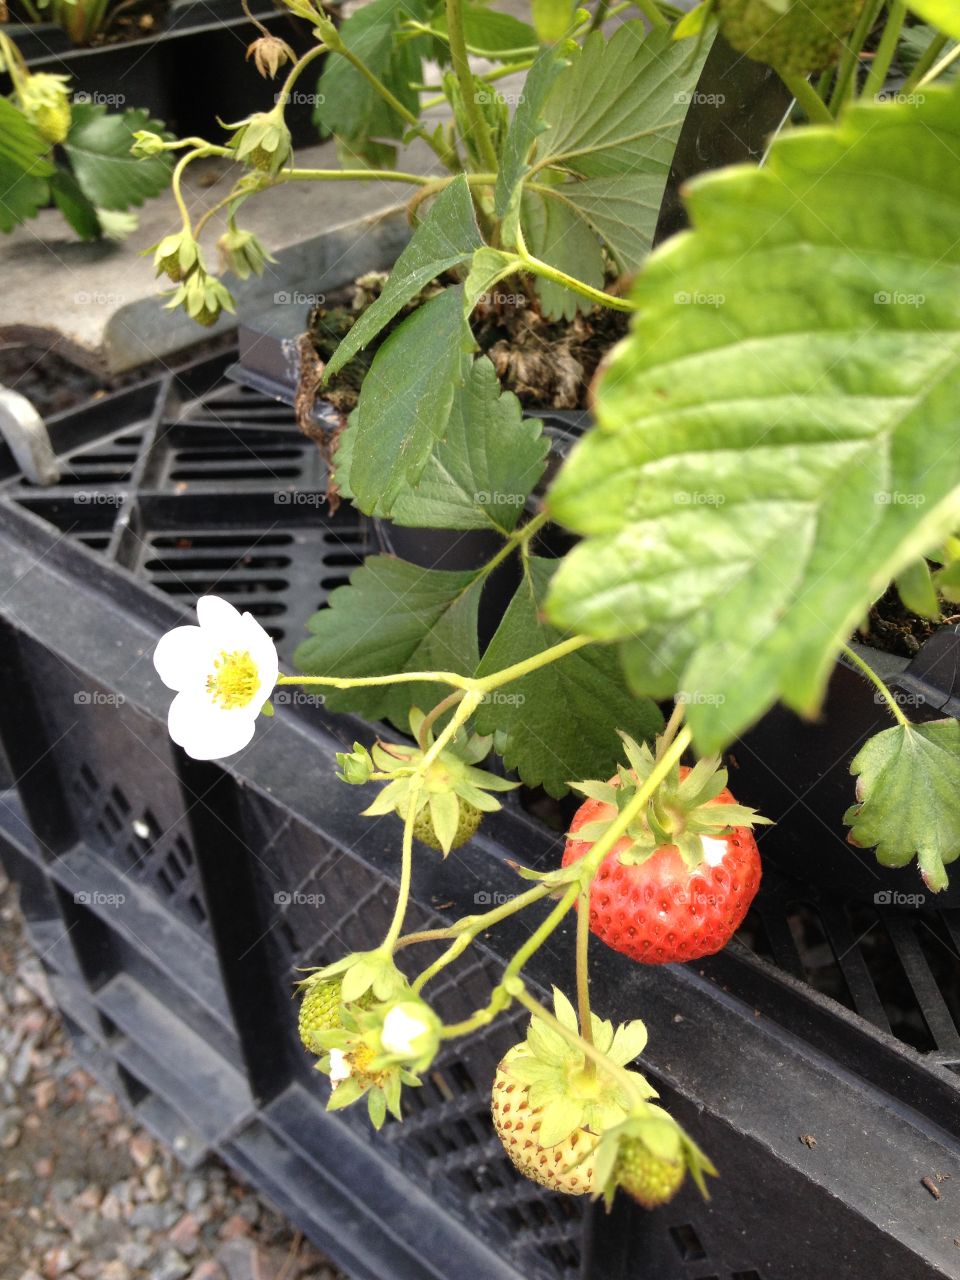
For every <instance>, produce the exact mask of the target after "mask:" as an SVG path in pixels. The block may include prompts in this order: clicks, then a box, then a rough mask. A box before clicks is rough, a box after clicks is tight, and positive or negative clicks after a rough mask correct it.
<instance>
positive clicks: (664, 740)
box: [657, 702, 687, 759]
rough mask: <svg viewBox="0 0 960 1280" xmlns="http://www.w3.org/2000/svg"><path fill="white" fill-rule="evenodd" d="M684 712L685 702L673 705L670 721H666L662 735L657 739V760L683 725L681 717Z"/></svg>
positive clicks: (685, 709)
mask: <svg viewBox="0 0 960 1280" xmlns="http://www.w3.org/2000/svg"><path fill="white" fill-rule="evenodd" d="M686 711H687V704H686V703H685V702H675V703H674V704H673V710H672V711H671V712H670V719H669V720H668V721H667V723H666V726H665V728H664V730H663V733H662V734H661V735H660V737H659V738H658V739H657V759H659V758H660V757H661V756H662V755H663V753H664V752H665V751H666V750H667V748H668V747H669V746H670V744H671V743H672V742H673V740H674V738H675V737H676V736H677V734H678V732H679V731H680V726H681V725H682V724H683V717H684V715H685V714H686Z"/></svg>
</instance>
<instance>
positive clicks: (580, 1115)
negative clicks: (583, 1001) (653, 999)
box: [492, 988, 655, 1196]
mask: <svg viewBox="0 0 960 1280" xmlns="http://www.w3.org/2000/svg"><path fill="white" fill-rule="evenodd" d="M554 1010H555V1013H556V1016H557V1018H558V1020H559V1021H560V1022H561V1023H562V1024H563V1025H564V1026H566V1027H567V1028H568V1029H569V1030H571V1031H573V1032H576V1031H577V1028H578V1023H577V1015H576V1013H575V1012H574V1010H573V1008H572V1006H571V1005H570V1002H569V1001H568V1000H567V999H566V997H565V996H564V995H563V993H562V992H561V991H559V990H557V989H556V988H554ZM592 1032H593V1042H594V1045H595V1047H596V1048H597V1049H598V1050H600V1052H601V1053H605V1054H606V1055H607V1056H608V1057H609V1058H610V1060H611V1061H612V1062H614V1063H615V1064H616V1065H617V1066H626V1064H627V1063H628V1062H632V1061H633V1059H634V1058H635V1057H636V1056H637V1054H638V1053H640V1052H641V1050H642V1049H643V1047H644V1045H645V1044H646V1038H647V1036H646V1029H645V1028H644V1025H643V1023H642V1022H639V1021H635V1022H628V1023H625V1024H624V1025H623V1026H621V1027H618V1028H617V1031H616V1033H614V1030H613V1027H612V1026H611V1024H610V1023H609V1022H604V1021H602V1020H601V1019H599V1018H597V1017H596V1016H593V1017H592ZM633 1074H634V1076H635V1079H636V1082H637V1086H638V1089H639V1091H641V1092H642V1093H643V1095H644V1096H646V1097H653V1096H655V1091H654V1090H653V1089H652V1088H651V1087H650V1086H649V1085H648V1084H647V1082H646V1080H645V1079H644V1078H643V1076H642V1075H640V1074H639V1072H635V1073H633ZM628 1107H629V1102H628V1099H627V1098H626V1096H625V1093H624V1091H623V1089H622V1087H621V1086H620V1085H619V1084H618V1083H617V1082H616V1081H615V1080H613V1078H612V1077H611V1076H609V1075H608V1074H607V1073H605V1072H604V1071H603V1070H602V1069H599V1068H597V1067H596V1066H595V1065H594V1063H593V1062H592V1061H589V1060H588V1059H587V1057H586V1056H585V1054H584V1053H583V1051H582V1050H581V1049H577V1048H575V1047H574V1046H573V1045H572V1044H570V1043H569V1042H568V1041H567V1040H566V1039H564V1037H563V1036H561V1035H560V1034H559V1033H558V1032H557V1031H554V1030H553V1029H552V1028H551V1027H548V1026H547V1025H546V1024H545V1023H543V1022H542V1021H540V1020H538V1019H536V1018H534V1019H533V1020H532V1021H531V1023H530V1028H529V1030H528V1032H527V1038H526V1040H525V1041H523V1042H522V1043H521V1044H517V1045H514V1046H513V1048H512V1049H510V1050H508V1052H507V1053H506V1054H505V1055H504V1057H503V1059H502V1060H501V1062H500V1065H499V1066H498V1067H497V1071H496V1075H495V1077H494V1082H493V1095H492V1111H493V1124H494V1128H495V1129H496V1131H497V1135H498V1136H499V1138H500V1141H501V1142H502V1143H503V1146H504V1150H505V1151H506V1153H507V1155H508V1156H509V1157H510V1159H511V1160H512V1161H513V1163H514V1164H515V1165H516V1167H517V1168H518V1169H519V1170H520V1172H521V1173H522V1174H524V1175H525V1176H526V1177H528V1178H531V1179H533V1181H534V1182H539V1183H540V1184H541V1185H542V1186H545V1187H549V1188H550V1190H551V1191H563V1192H565V1193H566V1194H567V1195H574V1196H582V1195H587V1194H589V1193H592V1192H594V1191H595V1190H596V1189H597V1184H596V1176H595V1175H596V1166H595V1160H594V1153H595V1151H596V1148H597V1144H598V1143H599V1141H600V1137H601V1135H602V1134H603V1132H604V1131H605V1129H607V1128H608V1127H610V1126H612V1125H616V1124H618V1123H619V1122H620V1121H622V1120H624V1119H625V1118H626V1116H627V1114H628Z"/></svg>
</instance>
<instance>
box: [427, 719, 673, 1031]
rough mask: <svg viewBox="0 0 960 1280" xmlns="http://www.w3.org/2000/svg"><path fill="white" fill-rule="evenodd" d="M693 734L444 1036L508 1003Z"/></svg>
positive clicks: (657, 768)
mask: <svg viewBox="0 0 960 1280" xmlns="http://www.w3.org/2000/svg"><path fill="white" fill-rule="evenodd" d="M692 737H693V735H692V734H691V732H690V729H689V728H688V727H687V726H684V728H683V729H681V730H680V732H679V733H678V734H677V737H676V740H675V741H674V743H673V744H672V745H671V746H670V747H669V748H668V749H667V751H666V752H664V754H663V756H662V757H661V758H660V759H659V760H658V761H657V762H656V763H655V765H654V767H653V768H652V769H651V770H650V776H649V777H648V778H647V779H646V780H645V781H644V782H643V783H642V784H641V785H640V786H639V787H638V788H637V790H636V793H635V794H634V795H633V797H632V798H631V799H630V800H629V802H628V803H627V804H626V805H625V806H624V808H623V809H622V810H621V812H620V813H619V814H617V816H616V818H614V820H613V821H612V822H611V823H610V825H609V827H607V829H606V831H604V833H603V835H602V836H601V837H600V838H599V840H597V841H596V843H595V844H594V845H593V846H592V848H591V849H590V850H589V852H588V853H586V854H584V856H583V857H582V858H581V859H580V861H579V862H578V863H577V869H578V873H579V874H578V876H577V879H576V880H575V881H574V882H573V883H571V884H570V886H569V888H568V889H567V890H566V892H565V893H564V895H563V897H562V898H561V899H560V901H559V902H558V903H557V905H556V906H555V907H554V909H553V910H552V911H551V912H550V914H549V915H548V916H547V917H546V918H545V919H544V920H543V921H541V923H540V926H539V927H538V928H537V929H536V931H535V932H534V933H533V934H532V935H531V936H530V938H528V939H527V941H526V942H525V943H524V944H523V946H522V947H521V948H520V950H519V951H517V953H516V954H515V955H514V957H513V959H512V960H511V961H510V963H509V964H508V965H507V967H506V969H505V971H504V975H503V978H502V980H501V981H500V983H499V984H498V985H497V986H496V987H494V989H493V992H492V993H491V996H490V1000H489V1002H488V1003H487V1004H486V1005H485V1006H484V1008H482V1009H478V1010H477V1011H476V1013H474V1014H473V1015H472V1016H471V1017H469V1018H465V1019H464V1020H463V1021H462V1022H457V1023H454V1024H452V1025H451V1026H448V1027H445V1028H444V1032H443V1034H444V1038H446V1039H452V1038H453V1037H454V1036H460V1035H468V1034H469V1033H470V1032H472V1031H476V1030H477V1029H478V1028H479V1027H483V1026H486V1025H487V1024H488V1023H490V1022H492V1021H493V1019H494V1018H495V1017H496V1015H497V1013H498V1012H499V1011H500V1010H501V1009H504V1008H506V1007H507V1005H508V1004H509V1003H510V999H511V995H510V991H509V990H508V988H509V987H510V986H511V984H512V982H513V981H514V980H515V979H517V978H518V977H519V975H520V971H521V970H522V969H523V966H524V965H525V964H526V963H527V961H528V960H529V959H530V957H531V956H532V955H533V954H534V952H536V950H537V949H538V947H540V946H542V944H543V943H544V942H546V940H547V938H549V937H550V935H551V934H552V933H553V931H554V930H555V929H556V928H557V926H558V925H559V924H560V922H561V920H563V918H564V916H565V915H566V914H567V912H568V911H569V910H570V908H571V907H572V906H573V904H574V902H575V901H576V900H577V897H578V896H579V895H580V894H581V893H582V892H584V891H585V889H586V890H588V889H589V886H590V884H591V883H592V881H593V878H594V876H595V875H596V873H597V871H598V870H599V868H600V864H601V863H602V862H603V860H604V858H605V857H606V856H607V854H608V853H609V852H610V850H611V849H612V848H613V847H614V845H615V844H616V843H617V841H618V840H619V839H620V837H621V836H622V835H624V834H625V833H626V832H627V830H628V829H629V827H630V825H631V823H632V822H633V820H634V818H636V817H637V816H638V815H639V814H641V813H642V812H643V811H644V809H645V808H646V806H647V804H648V803H649V801H650V798H651V796H652V795H653V794H654V792H655V791H656V789H657V787H658V786H659V785H660V783H661V782H662V781H663V779H664V778H665V777H666V776H667V774H668V773H669V772H670V770H671V769H672V768H673V766H674V765H675V764H676V763H677V762H678V761H679V759H680V757H681V756H682V755H683V753H684V751H686V749H687V747H689V745H690V742H691V740H692Z"/></svg>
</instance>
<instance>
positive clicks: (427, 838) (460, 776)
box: [337, 707, 520, 857]
mask: <svg viewBox="0 0 960 1280" xmlns="http://www.w3.org/2000/svg"><path fill="white" fill-rule="evenodd" d="M425 718H426V717H425V716H424V713H423V712H422V711H420V710H419V709H418V708H416V707H414V708H412V709H411V711H410V731H411V733H412V735H413V737H414V739H415V740H416V741H415V742H414V743H403V742H384V741H382V740H379V739H378V740H377V742H375V743H374V745H373V748H372V750H370V751H367V750H366V748H365V747H362V746H360V744H359V743H358V744H355V746H354V750H353V751H352V752H341V753H339V754H338V755H337V763H338V764H339V766H340V770H341V772H340V774H339V777H340V778H341V779H342V780H343V781H345V782H351V783H354V784H361V783H364V782H368V781H373V780H378V781H381V780H384V779H388V781H387V785H386V786H385V787H383V789H382V790H381V791H380V793H379V795H378V796H377V798H376V799H375V800H374V802H373V803H372V804H371V805H369V806H368V808H366V809H364V810H363V813H364V816H366V817H376V816H378V815H381V814H387V813H396V814H397V815H398V816H399V817H400V818H402V819H404V820H405V819H406V816H407V810H408V809H409V807H410V803H411V800H413V802H414V803H415V805H416V812H415V822H416V826H415V828H414V830H415V834H416V835H417V838H418V839H421V840H423V842H424V843H425V844H430V845H432V847H434V848H439V849H440V850H441V851H442V852H443V855H444V857H446V855H447V854H448V853H449V852H450V850H451V849H455V848H457V847H458V846H459V845H460V844H463V843H465V841H466V840H468V839H469V838H470V836H471V835H473V833H474V831H476V829H477V826H478V825H479V822H480V817H481V815H482V814H484V813H493V812H495V811H496V810H497V809H499V808H500V807H501V805H500V801H499V800H498V799H497V798H496V796H494V795H492V794H491V793H492V792H497V791H499V792H503V791H512V790H513V789H514V788H515V787H518V786H519V785H520V784H519V783H518V782H510V781H508V780H507V779H506V778H500V777H498V776H497V775H496V774H495V773H489V772H488V771H487V770H485V769H479V768H477V765H478V764H479V762H480V761H481V760H483V759H485V758H486V757H487V756H488V755H489V753H490V747H491V742H492V739H491V738H489V737H482V736H481V735H479V734H468V733H466V732H465V731H463V730H461V732H460V733H458V734H457V735H456V736H455V737H454V738H453V739H452V740H451V741H450V742H449V743H448V744H447V745H446V746H445V747H444V748H443V750H442V751H440V752H439V754H438V755H437V756H436V758H435V759H433V760H431V761H430V763H429V764H428V765H427V766H426V768H425V769H424V768H423V762H424V760H425V758H426V756H427V753H428V752H429V751H430V749H431V747H432V746H433V742H434V737H433V733H432V731H430V730H429V729H428V731H427V733H426V735H425V738H424V745H423V746H421V745H420V743H419V739H420V736H421V727H422V726H423V722H424V720H425Z"/></svg>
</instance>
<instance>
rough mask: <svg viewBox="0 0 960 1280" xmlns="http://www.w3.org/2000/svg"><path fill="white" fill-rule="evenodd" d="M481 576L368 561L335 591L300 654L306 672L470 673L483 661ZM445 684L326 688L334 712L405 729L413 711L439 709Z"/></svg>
mask: <svg viewBox="0 0 960 1280" xmlns="http://www.w3.org/2000/svg"><path fill="white" fill-rule="evenodd" d="M482 588H483V580H482V579H481V578H480V577H479V576H478V574H477V573H476V572H473V571H466V572H454V571H450V570H443V569H421V568H420V567H419V566H417V565H413V564H407V563H406V562H405V561H403V560H396V559H394V558H393V557H391V556H368V557H367V559H366V560H365V561H364V563H363V564H362V565H361V566H360V568H359V569H357V570H356V571H355V572H354V573H353V575H352V576H351V578H350V584H349V586H346V587H338V588H337V589H336V590H335V591H334V592H332V593H331V595H330V599H329V604H328V607H327V608H326V609H322V610H321V611H320V612H319V613H315V614H314V615H313V617H312V618H311V619H310V621H309V623H308V626H309V628H310V631H311V632H312V635H311V636H310V637H309V638H308V639H307V640H304V641H303V643H302V644H301V645H300V646H299V648H298V649H297V651H296V653H295V654H294V661H295V663H296V664H297V666H298V667H299V669H300V670H301V671H303V672H304V673H305V674H307V675H338V676H372V675H388V674H391V673H394V672H398V671H449V670H465V671H469V670H470V669H471V666H472V664H473V663H475V662H476V661H477V659H478V647H477V605H478V603H479V599H480V592H481V590H482ZM448 692H449V689H447V688H445V687H442V686H440V685H430V684H409V685H383V686H380V687H376V688H369V689H350V690H334V689H330V690H326V691H325V696H326V700H327V706H328V707H329V708H330V709H331V710H333V711H356V712H357V713H358V714H359V715H362V716H363V717H364V718H365V719H366V720H381V719H387V720H390V721H392V722H393V724H395V725H396V726H397V727H398V728H399V729H401V730H403V731H404V732H405V731H406V729H407V724H408V716H409V712H410V708H411V707H433V706H435V705H436V704H437V703H438V702H439V701H440V699H441V698H442V697H443V696H444V695H445V694H446V693H448Z"/></svg>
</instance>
